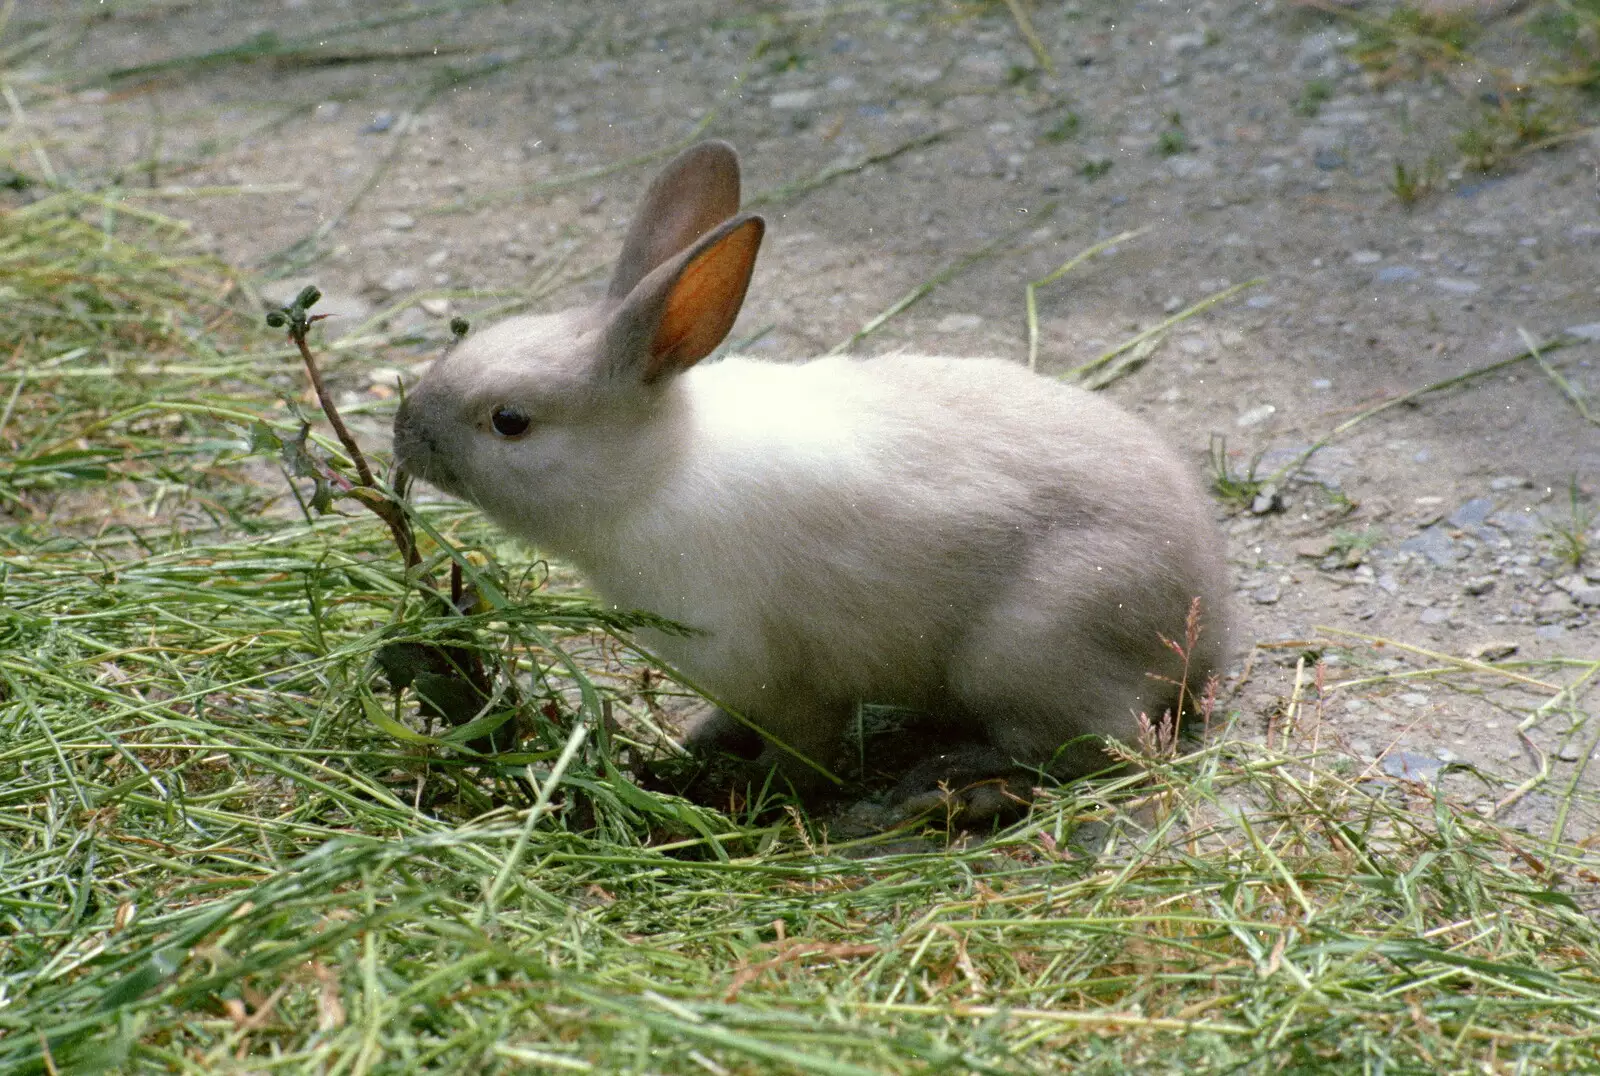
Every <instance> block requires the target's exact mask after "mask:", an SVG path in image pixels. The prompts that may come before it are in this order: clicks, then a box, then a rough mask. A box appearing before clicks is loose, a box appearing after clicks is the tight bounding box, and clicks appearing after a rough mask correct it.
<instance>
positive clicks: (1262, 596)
mask: <svg viewBox="0 0 1600 1076" xmlns="http://www.w3.org/2000/svg"><path fill="white" fill-rule="evenodd" d="M1250 597H1251V598H1252V599H1254V600H1255V601H1256V602H1257V603H1259V604H1261V605H1276V604H1277V602H1278V599H1279V598H1280V597H1282V591H1280V590H1279V589H1278V584H1276V583H1268V584H1267V585H1266V586H1264V587H1257V588H1256V589H1255V590H1252V591H1251V592H1250Z"/></svg>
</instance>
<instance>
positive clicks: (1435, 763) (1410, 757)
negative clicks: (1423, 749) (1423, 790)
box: [1382, 751, 1445, 781]
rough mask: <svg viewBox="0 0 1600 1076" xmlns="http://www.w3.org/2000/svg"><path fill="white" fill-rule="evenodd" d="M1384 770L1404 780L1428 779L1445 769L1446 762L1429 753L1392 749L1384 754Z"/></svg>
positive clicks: (1391, 775)
mask: <svg viewBox="0 0 1600 1076" xmlns="http://www.w3.org/2000/svg"><path fill="white" fill-rule="evenodd" d="M1382 766H1383V772H1384V773H1386V774H1388V775H1389V776H1390V777H1396V778H1399V779H1400V780H1403V781H1426V780H1428V779H1430V778H1433V777H1437V776H1438V774H1439V771H1441V770H1443V769H1444V766H1445V764H1444V762H1443V761H1442V760H1440V759H1437V758H1429V757H1428V756H1427V755H1418V754H1414V753H1412V752H1410V751H1390V752H1389V753H1388V754H1387V755H1384V756H1383V763H1382Z"/></svg>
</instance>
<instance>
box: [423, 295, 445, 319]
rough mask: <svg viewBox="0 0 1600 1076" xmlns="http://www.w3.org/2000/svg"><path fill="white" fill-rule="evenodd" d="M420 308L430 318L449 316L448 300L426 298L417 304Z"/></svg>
mask: <svg viewBox="0 0 1600 1076" xmlns="http://www.w3.org/2000/svg"><path fill="white" fill-rule="evenodd" d="M417 305H418V306H420V307H422V312H423V313H424V314H427V315H428V316H429V317H431V318H443V317H449V316H450V300H449V299H442V298H428V299H424V300H422V301H421V302H419V303H418V304H417Z"/></svg>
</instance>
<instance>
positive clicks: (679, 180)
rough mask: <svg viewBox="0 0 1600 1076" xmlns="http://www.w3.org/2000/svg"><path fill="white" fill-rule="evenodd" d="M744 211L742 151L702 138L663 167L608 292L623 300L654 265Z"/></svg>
mask: <svg viewBox="0 0 1600 1076" xmlns="http://www.w3.org/2000/svg"><path fill="white" fill-rule="evenodd" d="M737 212H739V155H738V154H737V153H735V152H734V149H733V147H732V146H730V145H728V144H727V143H726V142H701V143H699V144H698V145H694V146H690V147H689V148H688V149H686V150H684V151H683V152H682V153H680V154H678V155H677V156H676V157H674V158H673V159H672V161H671V162H669V163H668V164H667V166H666V167H665V168H663V169H662V170H661V174H660V175H658V176H656V178H655V181H654V182H653V183H651V184H650V189H649V190H648V191H647V192H645V196H644V201H643V202H641V203H640V204H639V209H638V211H637V212H635V213H634V217H633V225H632V226H631V227H630V228H629V229H628V238H627V239H626V240H624V242H623V244H622V253H621V255H619V256H618V258H617V268H616V272H615V273H613V274H612V277H611V286H610V288H609V289H608V290H607V294H608V295H609V296H610V297H611V298H612V299H621V298H623V297H624V296H626V295H627V294H628V293H629V292H631V291H632V290H633V289H634V287H635V286H637V285H638V283H639V281H641V280H643V279H644V278H645V277H646V276H647V275H648V274H649V273H650V271H651V270H653V269H655V268H656V267H657V266H659V265H661V264H662V263H663V262H665V261H667V260H668V259H669V258H671V257H673V256H674V255H676V254H678V253H680V252H681V251H684V250H687V249H688V248H689V247H690V246H691V245H693V244H694V242H695V241H696V240H698V239H699V238H700V237H701V236H703V235H705V234H706V233H707V232H709V231H711V230H712V229H713V228H715V227H716V226H717V225H719V224H721V223H722V222H723V221H725V220H727V219H729V218H730V217H732V216H733V215H734V214H735V213H737Z"/></svg>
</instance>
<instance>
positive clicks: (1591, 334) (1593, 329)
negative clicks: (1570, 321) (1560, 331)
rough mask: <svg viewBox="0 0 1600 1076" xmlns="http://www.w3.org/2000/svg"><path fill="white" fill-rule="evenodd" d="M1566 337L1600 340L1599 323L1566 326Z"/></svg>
mask: <svg viewBox="0 0 1600 1076" xmlns="http://www.w3.org/2000/svg"><path fill="white" fill-rule="evenodd" d="M1566 333H1567V335H1568V336H1576V337H1577V338H1578V339H1579V340H1600V321H1591V322H1588V323H1587V324H1584V325H1568V326H1567V329H1566Z"/></svg>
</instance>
